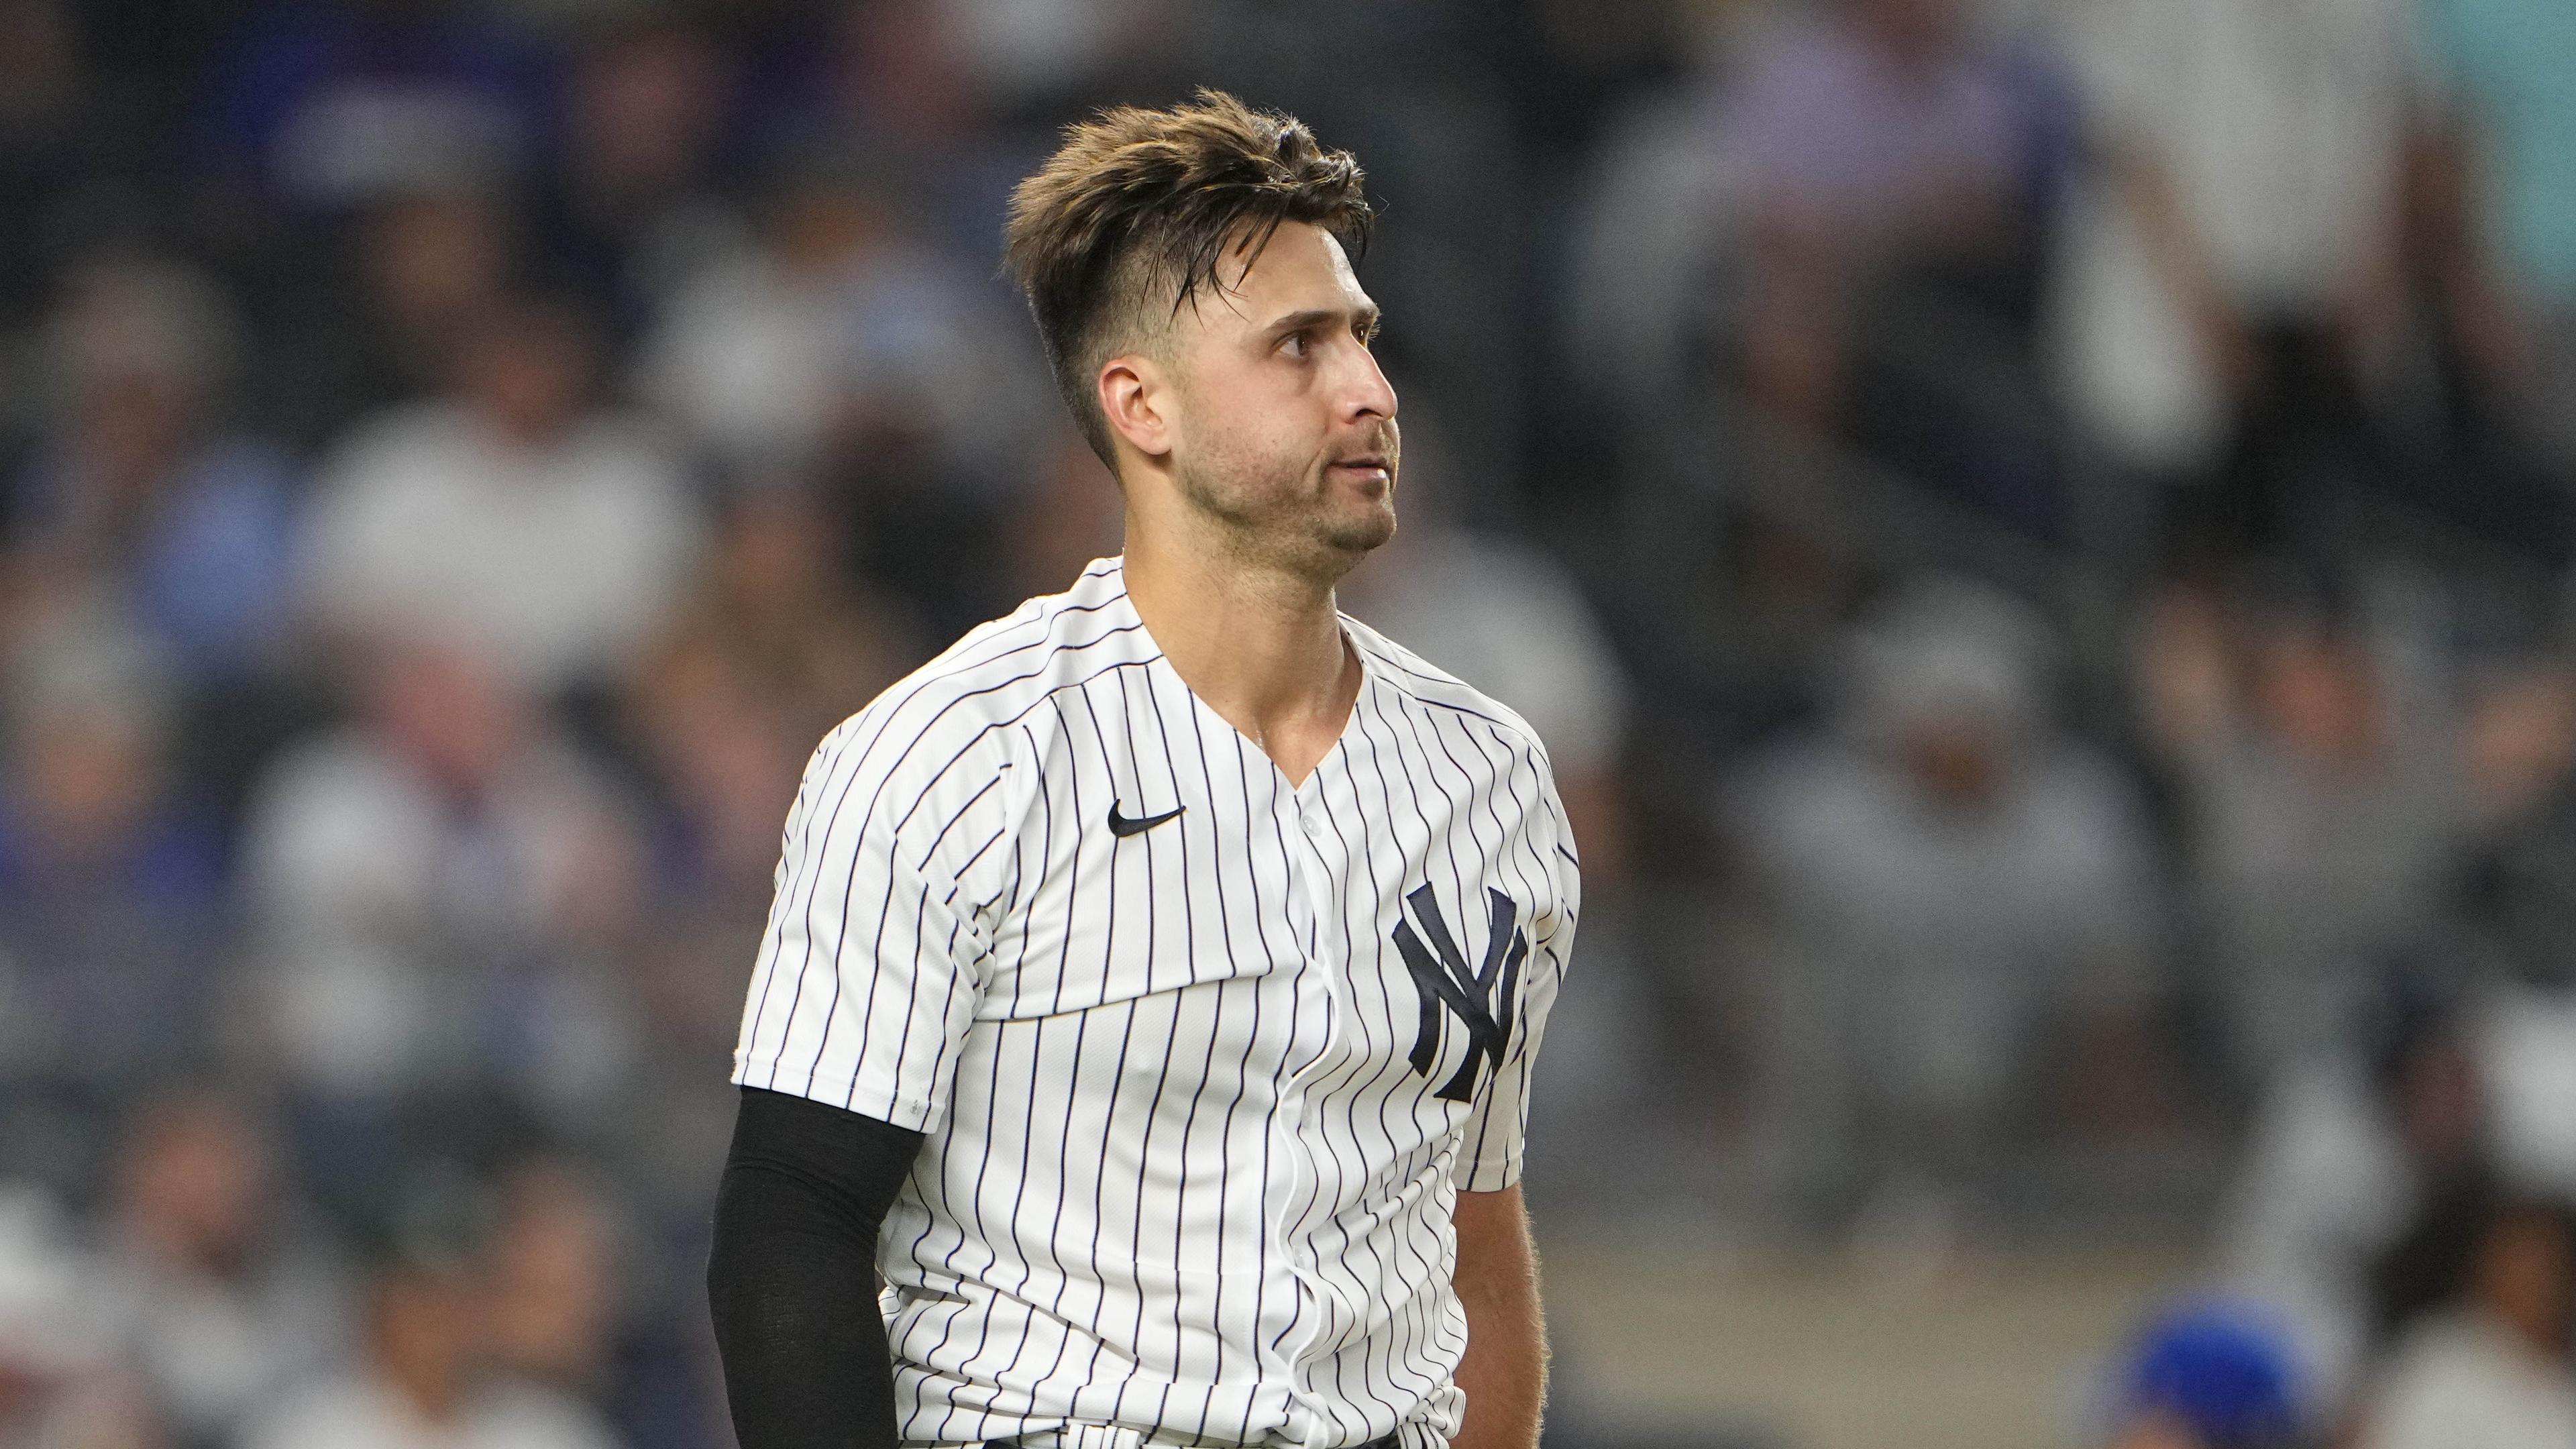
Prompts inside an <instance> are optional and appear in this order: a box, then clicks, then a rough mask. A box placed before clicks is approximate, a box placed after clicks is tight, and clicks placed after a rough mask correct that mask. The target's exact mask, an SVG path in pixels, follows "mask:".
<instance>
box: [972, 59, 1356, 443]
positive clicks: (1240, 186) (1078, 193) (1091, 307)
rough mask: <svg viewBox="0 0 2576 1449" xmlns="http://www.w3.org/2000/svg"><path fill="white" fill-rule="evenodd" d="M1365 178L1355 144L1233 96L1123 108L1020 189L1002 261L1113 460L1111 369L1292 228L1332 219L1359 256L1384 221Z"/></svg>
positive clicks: (1204, 95)
mask: <svg viewBox="0 0 2576 1449" xmlns="http://www.w3.org/2000/svg"><path fill="white" fill-rule="evenodd" d="M1360 183H1361V176H1360V166H1359V162H1357V161H1355V160H1353V159H1352V158H1351V153H1349V152H1348V151H1330V150H1326V149H1325V148H1324V147H1323V145H1322V144H1320V143H1319V142H1317V141H1316V139H1315V135H1314V133H1313V132H1312V131H1309V130H1307V129H1306V126H1305V123H1304V122H1302V121H1299V120H1297V119H1296V118H1295V117H1293V116H1283V115H1278V114H1274V113H1272V112H1268V111H1257V110H1254V109H1253V108H1252V107H1250V106H1247V105H1245V104H1244V103H1243V102H1241V101H1239V100H1236V99H1235V98H1234V97H1232V96H1230V95H1227V94H1225V93H1224V92H1222V91H1214V90H1201V91H1200V92H1199V93H1198V96H1197V98H1196V99H1195V100H1192V101H1190V102H1189V103H1187V104H1185V105H1179V106H1174V107H1172V108H1170V109H1169V110H1148V109H1145V108H1143V107H1139V106H1119V107H1116V108H1114V109H1111V110H1107V111H1103V112H1101V113H1100V114H1099V115H1097V116H1095V117H1093V118H1092V119H1090V120H1088V121H1084V122H1081V123H1079V124H1077V125H1074V126H1071V127H1068V128H1066V131H1065V139H1064V145H1063V146H1062V147H1060V148H1058V149H1057V151H1056V153H1055V155H1053V156H1052V157H1049V158H1048V160H1047V163H1046V165H1044V166H1042V167H1040V168H1039V169H1038V171H1037V172H1036V173H1035V174H1034V175H1031V176H1030V177H1029V178H1028V179H1027V180H1024V181H1022V182H1021V183H1020V185H1019V189H1018V190H1017V191H1015V192H1014V193H1013V194H1012V197H1011V217H1010V223H1009V225H1008V227H1007V228H1006V229H1005V232H1004V239H1005V242H1006V244H1007V245H1006V247H1005V250H1004V263H1005V265H1006V266H1007V267H1008V268H1009V269H1010V272H1011V275H1012V276H1013V277H1014V278H1015V279H1016V280H1017V281H1018V282H1019V284H1020V289H1021V290H1022V291H1023V292H1026V293H1027V294H1028V299H1029V310H1030V312H1031V313H1033V314H1034V315H1035V316H1036V318H1037V324H1038V338H1039V340H1040V341H1041V342H1042V343H1044V345H1045V347H1046V355H1047V364H1048V366H1050V367H1051V368H1053V369H1054V371H1055V380H1056V386H1057V388H1058V389H1060V390H1061V391H1062V392H1063V393H1064V401H1065V405H1066V406H1067V407H1069V408H1071V409H1073V418H1074V421H1075V422H1076V423H1078V424H1080V425H1081V427H1082V433H1083V436H1084V437H1085V438H1086V439H1088V440H1089V441H1090V443H1091V450H1092V451H1093V452H1095V453H1098V454H1099V455H1100V458H1101V461H1102V462H1105V463H1109V464H1110V465H1111V466H1112V467H1113V468H1114V467H1115V466H1116V453H1115V452H1114V451H1113V449H1112V448H1111V445H1110V437H1109V419H1108V417H1107V416H1106V415H1104V414H1103V413H1102V412H1101V410H1100V397H1099V393H1098V390H1097V388H1096V386H1095V379H1096V378H1097V377H1098V375H1099V372H1100V365H1101V364H1102V363H1104V362H1106V361H1108V360H1109V359H1110V358H1112V357H1115V356H1117V355H1118V354H1119V353H1121V352H1124V351H1128V350H1131V349H1133V348H1134V347H1136V346H1137V345H1139V344H1140V343H1143V342H1145V341H1146V340H1148V339H1150V338H1151V337H1153V336H1155V335H1157V334H1158V332H1159V330H1160V328H1161V327H1162V326H1164V325H1167V324H1168V323H1169V322H1170V321H1171V320H1172V319H1173V318H1174V317H1176V316H1178V315H1179V313H1180V309H1181V308H1182V307H1183V306H1185V305H1187V304H1188V303H1189V302H1190V301H1191V300H1192V299H1193V298H1195V297H1196V296H1198V295H1199V293H1200V291H1201V290H1202V289H1205V288H1211V287H1217V286H1221V285H1223V282H1222V280H1221V279H1220V278H1219V277H1218V275H1217V268H1218V266H1219V264H1220V263H1221V262H1222V261H1223V260H1224V258H1225V257H1226V256H1227V255H1228V254H1230V253H1231V254H1235V255H1240V256H1242V257H1243V258H1244V265H1245V266H1246V267H1248V266H1250V265H1251V263H1252V262H1253V261H1254V260H1257V259H1258V258H1259V257H1260V255H1261V249H1262V248H1263V247H1264V246H1265V245H1267V244H1268V243H1269V241H1270V238H1271V236H1272V234H1274V233H1275V232H1277V231H1278V229H1279V227H1280V224H1281V223H1283V222H1292V221H1294V222H1306V223H1310V224H1312V225H1315V226H1318V227H1321V228H1323V229H1324V230H1325V231H1327V232H1329V233H1331V234H1332V235H1333V236H1334V237H1335V238H1336V239H1337V240H1339V241H1340V242H1341V244H1342V245H1343V246H1344V247H1345V248H1346V249H1348V250H1349V251H1351V252H1352V253H1353V254H1354V255H1356V254H1357V253H1358V252H1359V251H1360V249H1361V248H1362V247H1363V246H1364V245H1366V243H1367V240H1368V229H1369V222H1370V219H1371V216H1372V213H1371V211H1370V209H1369V204H1368V200H1367V198H1366V197H1365V196H1363V195H1362V194H1361V190H1360Z"/></svg>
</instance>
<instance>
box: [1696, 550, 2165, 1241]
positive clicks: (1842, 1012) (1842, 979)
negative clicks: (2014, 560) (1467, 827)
mask: <svg viewBox="0 0 2576 1449" xmlns="http://www.w3.org/2000/svg"><path fill="white" fill-rule="evenodd" d="M2047 643H2048V640H2047V636H2046V634H2045V631H2044V630H2043V628H2042V627H2041V625H2040V624H2039V623H2038V622H2037V621H2036V620H2035V619H2033V618H2032V617H2031V616H2030V615H2029V613H2028V612H2027V611H2026V610H2024V609H2022V608H2021V607H2020V606H2018V605H2017V604H2014V603H2012V602H2011V601H2009V600H2007V599H2005V598H2002V597H2000V596H1998V595H1995V594H1993V593H1991V592H1989V591H1986V590H1984V589H1982V588H1978V587H1974V586H1968V585H1963V584H1957V583H1933V582H1927V583H1922V584H1918V585H1915V586H1913V587H1910V588H1908V589H1907V590H1905V591H1904V592H1903V593H1901V594H1900V595H1899V596H1898V597H1897V598H1896V599H1895V600H1893V601H1892V602H1891V603H1890V604H1889V605H1888V606H1887V607H1886V609H1885V611H1884V613H1883V614H1881V615H1880V616H1879V617H1878V618H1877V619H1876V621H1875V622H1874V623H1872V624H1871V625H1870V626H1869V627H1867V628H1865V629H1864V630H1863V631H1861V632H1860V633H1859V634H1858V635H1856V636H1855V637H1854V639H1853V640H1852V641H1851V644H1850V648H1849V656H1850V657H1849V676H1850V677H1849V686H1850V687H1849V691H1848V694H1847V696H1846V702H1845V706H1844V714H1843V718H1842V719H1841V720H1839V721H1838V722H1837V724H1838V728H1837V729H1836V730H1835V731H1834V732H1832V733H1823V734H1818V735H1814V736H1811V737H1809V738H1805V739H1801V740H1797V741H1795V742H1793V743H1792V744H1790V745H1788V746H1786V747H1784V748H1782V749H1781V750H1779V751H1778V752H1777V753H1776V754H1774V755H1773V756H1772V757H1770V758H1769V759H1767V760H1764V761H1762V762H1760V763H1759V764H1758V765H1757V766H1756V768H1755V769H1754V770H1753V771H1752V773H1751V775H1750V777H1749V778H1748V779H1746V780H1745V781H1743V782H1742V783H1741V785H1740V787H1739V793H1738V796H1737V801H1736V806H1737V808H1736V813H1735V816H1734V819H1733V822H1732V823H1733V825H1734V826H1735V829H1734V831H1733V835H1734V839H1735V841H1736V844H1737V847H1738V848H1739V849H1740V850H1742V851H1743V852H1745V854H1746V855H1747V856H1749V857H1750V865H1751V868H1752V870H1753V871H1754V873H1755V876H1756V879H1757V880H1758V882H1759V884H1760V886H1761V888H1762V890H1763V892H1764V896H1765V899H1766V901H1767V903H1768V904H1769V906H1770V908H1771V910H1772V912H1773V913H1774V914H1775V916H1776V918H1777V925H1778V927H1779V929H1780V931H1781V932H1782V933H1783V934H1784V937H1785V939H1784V940H1783V942H1782V946H1783V955H1782V959H1781V960H1780V961H1779V962H1777V963H1775V964H1774V965H1773V966H1772V968H1771V969H1772V970H1773V971H1774V972H1775V973H1776V975H1777V978H1778V979H1777V980H1776V981H1774V982H1772V983H1770V985H1771V991H1770V998H1771V999H1770V1000H1769V1001H1768V1003H1767V1004H1766V1007H1765V1010H1766V1012H1767V1020H1766V1023H1765V1027H1764V1032H1765V1035H1766V1037H1767V1043H1766V1046H1767V1055H1768V1058H1769V1060H1768V1062H1767V1064H1766V1065H1765V1067H1764V1076H1765V1080H1764V1081H1763V1082H1762V1083H1761V1084H1760V1085H1759V1092H1760V1100H1759V1101H1758V1102H1757V1103H1756V1106H1755V1111H1756V1112H1757V1114H1759V1116H1760V1118H1761V1119H1762V1120H1761V1121H1760V1122H1759V1123H1758V1124H1757V1131H1758V1133H1759V1140H1758V1141H1757V1143H1756V1148H1757V1150H1758V1151H1761V1152H1763V1153H1764V1154H1765V1155H1766V1156H1767V1157H1769V1158H1770V1159H1771V1160H1770V1162H1769V1163H1768V1164H1767V1166H1766V1170H1767V1171H1771V1172H1774V1173H1777V1174H1783V1175H1785V1176H1786V1177H1787V1178H1788V1179H1789V1181H1788V1184H1787V1185H1790V1186H1805V1187H1814V1186H1816V1185H1817V1184H1816V1183H1815V1182H1814V1181H1813V1179H1814V1177H1815V1176H1816V1175H1817V1174H1819V1173H1820V1172H1821V1173H1824V1174H1828V1175H1830V1174H1835V1173H1848V1172H1850V1171H1852V1170H1853V1169H1855V1168H1857V1169H1858V1170H1859V1172H1860V1173H1861V1175H1862V1186H1864V1187H1865V1188H1866V1189H1868V1190H1869V1191H1871V1192H1872V1193H1873V1194H1875V1195H1876V1196H1878V1197H1879V1198H1880V1199H1881V1200H1882V1201H1881V1202H1879V1203H1874V1204H1873V1207H1880V1206H1883V1207H1884V1208H1886V1210H1887V1211H1889V1212H1890V1213H1893V1214H1896V1216H1895V1217H1893V1218H1891V1219H1890V1220H1889V1225H1890V1227H1891V1228H1893V1229H1901V1230H1902V1231H1903V1232H1905V1233H1908V1234H1910V1233H1912V1232H1913V1231H1915V1230H1916V1229H1917V1228H1918V1227H1919V1228H1920V1229H1922V1230H1923V1231H1925V1232H1926V1233H1927V1234H1929V1235H1931V1236H1932V1237H1933V1239H1934V1241H1935V1242H1936V1243H1937V1241H1938V1239H1939V1237H1941V1236H1943V1235H1946V1234H1948V1233H1950V1232H1953V1231H1956V1230H1957V1229H1958V1227H1959V1224H1958V1221H1957V1216H1956V1214H1957V1212H1958V1210H1959V1208H1960V1207H1961V1206H1962V1203H1961V1202H1960V1196H1961V1194H1963V1193H1969V1192H1974V1191H1976V1190H1977V1189H1980V1188H1983V1187H1987V1186H1989V1185H1990V1184H1991V1181H1992V1178H1991V1174H1992V1173H1994V1172H1995V1171H1996V1170H1998V1169H1999V1168H2001V1167H2004V1166H2008V1165H2009V1164H2008V1163H2007V1162H2005V1161H2001V1160H1999V1158H2000V1157H2002V1156H2004V1155H2007V1154H2008V1152H2009V1144H2011V1143H2013V1142H2014V1141H2015V1140H2016V1134H2015V1132H2014V1130H2013V1129H2014V1128H2015V1127H2016V1126H2019V1127H2021V1128H2022V1133H2023V1135H2022V1136H2021V1138H2020V1140H2023V1141H2027V1140H2029V1137H2028V1135H2027V1134H2028V1133H2029V1132H2030V1131H2032V1130H2033V1129H2044V1127H2045V1125H2046V1123H2047V1122H2048V1121H2050V1120H2051V1119H2054V1120H2055V1121H2057V1122H2059V1123H2060V1124H2065V1123H2072V1122H2080V1121H2081V1120H2082V1119H2084V1118H2085V1117H2087V1116H2092V1117H2094V1118H2096V1120H2095V1121H2094V1122H2092V1123H2091V1124H2089V1125H2091V1126H2093V1127H2095V1128H2128V1127H2135V1126H2138V1125H2140V1124H2141V1123H2142V1122H2144V1121H2145V1120H2147V1119H2148V1118H2149V1117H2150V1116H2151V1114H2152V1111H2153V1108H2152V1107H2151V1105H2150V1101H2151V1097H2152V1093H2153V1092H2154V1090H2155V1088H2154V1083H2153V1079H2152V1076H2151V1074H2150V1072H2149V1068H2148V1065H2147V1057H2146V1052H2145V1047H2144V1043H2143V1040H2142V1038H2141V1037H2140V1036H2139V1032H2140V1029H2141V1028H2140V1022H2141V1020H2142V1014H2143V1010H2144V1007H2145V1006H2146V1005H2147V1004H2148V1003H2149V1002H2150V1001H2151V999H2152V993H2153V992H2154V990H2155V989H2156V988H2157V986H2158V985H2159V983H2158V982H2156V981H2155V979H2154V977H2153V975H2152V974H2151V973H2152V969H2153V966H2154V964H2155V961H2156V955H2155V951H2156V946H2157V939H2156V938H2157V932H2158V926H2159V922H2158V920H2157V901H2156V893H2155V888H2154V881H2153V879H2152V877H2151V875H2150V873H2149V865H2148V846H2147V840H2146V837H2145V835H2144V831H2143V824H2142V820H2141V810H2140V805H2139V802H2138V800H2137V799H2136V798H2135V795H2134V792H2133V791H2132V790H2131V789H2130V788H2129V787H2128V785H2127V784H2126V783H2125V782H2124V781H2123V780H2122V779H2121V778H2120V777H2119V775H2118V774H2117V773H2116V772H2115V771H2114V770H2113V769H2112V768H2111V767H2110V766H2109V764H2108V763H2107V762H2106V761H2104V760H2102V759H2101V758H2099V757H2098V756H2096V755H2095V754H2094V753H2093V752H2092V751H2091V750H2089V749H2088V748H2087V747H2085V746H2084V745H2083V744H2082V743H2081V742H2079V741H2078V740H2076V739H2074V738H2073V737H2071V736H2070V735H2068V734H2066V733H2065V732H2064V731H2062V730H2061V729H2060V728H2058V727H2057V726H2056V725H2055V724H2054V723H2053V721H2052V720H2051V719H2050V717H2049V709H2048V704H2047V697H2046V694H2045V689H2046V684H2045V682H2044V679H2043V676H2042V674H2041V672H2040V671H2041V669H2042V667H2043V663H2044V653H2045V650H2046V647H2047ZM1855 1159H1857V1160H1855ZM1801 1179H1805V1181H1801ZM1826 1185H1828V1186H1830V1185H1831V1183H1830V1182H1828V1183H1827V1184H1826Z"/></svg>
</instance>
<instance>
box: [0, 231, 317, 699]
mask: <svg viewBox="0 0 2576 1449" xmlns="http://www.w3.org/2000/svg"><path fill="white" fill-rule="evenodd" d="M48 330H49V333H50V337H49V341H50V344H51V346H50V352H51V363H50V372H51V374H52V379H51V380H52V384H53V386H52V394H53V396H54V398H55V399H56V403H55V419H54V422H53V424H52V426H51V427H49V428H48V429H47V431H46V434H45V435H44V437H43V439H42V441H41V442H40V443H39V445H38V448H37V452H36V456H35V458H34V460H33V462H32V463H31V464H30V465H29V466H28V467H27V468H26V469H24V470H23V471H22V472H21V473H20V474H19V475H18V476H17V478H16V479H14V480H13V483H12V487H11V497H10V499H9V503H8V510H7V515H8V517H9V518H10V519H11V521H12V528H11V549H10V556H9V560H8V568H9V570H10V572H11V573H12V574H15V575H17V576H18V577H17V579H16V582H15V585H14V588H15V590H16V591H18V592H19V593H21V595H22V596H26V597H28V599H29V603H30V605H31V607H32V608H34V609H41V608H42V607H43V606H44V605H45V604H46V603H48V602H51V603H56V604H61V603H68V602H72V601H77V600H80V599H83V598H85V597H90V596H97V598H98V602H99V603H101V604H102V605H104V606H106V607H111V608H113V609H115V610H116V611H118V612H119V613H121V614H122V615H124V616H125V617H127V618H129V619H131V620H132V621H133V622H134V623H135V624H136V625H138V626H139V627H141V628H143V629H144V630H146V631H147V632H149V633H150V634H151V635H152V636H153V638H154V639H155V640H156V641H157V642H158V644H159V645H160V646H161V650H162V652H163V654H164V655H165V656H166V657H167V659H168V660H169V662H170V663H171V664H172V665H173V666H175V667H176V668H178V669H180V670H182V671H183V672H184V673H186V674H187V675H188V676H190V677H191V678H192V679H194V680H199V681H211V682H216V683H227V682H234V681H237V680H238V679H239V678H240V677H241V676H243V675H245V674H247V673H249V672H250V671H252V670H254V669H258V668H262V667H265V666H269V665H272V664H273V663H274V660H273V658H272V657H271V656H272V653H273V651H274V648H275V646H276V645H277V643H278V642H279V635H280V632H281V630H280V626H281V625H282V623H283V622H284V613H285V610H284V603H285V585H286V558H287V542H288V527H289V516H288V508H289V504H290V500H291V494H292V485H293V476H292V473H291V471H290V469H289V467H288V464H287V462H286V460H285V459H284V458H283V457H281V456H279V455H278V454H277V453H276V452H274V451H272V450H271V449H269V448H267V447H265V446H263V445H262V444H260V443H258V442H256V441H254V440H252V439H249V438H247V437H244V436H241V435H239V434H237V433H234V432H231V431H229V430H228V429H227V428H226V427H225V426H224V410H225V409H224V394H225V393H226V391H227V390H228V386H229V384H230V382H231V380H232V374H233V373H234V371H235V370H236V369H237V368H238V367H239V366H240V365H241V362H242V358H241V355H240V352H241V345H242V341H243V338H242V336H241V331H240V325H239V322H238V320H237V319H236V318H235V317H233V316H232V314H231V309H230V307H229V305H228V303H227V302H226V299H225V298H224V297H223V295H222V294H221V293H220V292H218V291H217V290H215V288H214V286H213V285H212V284H211V283H210V282H209V281H208V280H207V279H206V278H205V277H203V276H201V275H199V274H197V273H196V272H194V271H193V270H191V269H188V268H186V267H180V266H171V265H163V264H123V265H118V264H108V265H102V266H99V267H96V268H93V269H91V270H90V271H88V272H86V273H85V274H83V275H82V276H81V277H79V278H77V279H76V280H75V281H74V283H73V285H72V287H71V289H70V293H69V295H68V296H67V297H66V299H65V301H64V303H63V305H62V306H61V307H60V308H59V309H58V310H57V311H56V313H55V315H54V317H53V319H52V324H51V326H50V328H49V329H48Z"/></svg>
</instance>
